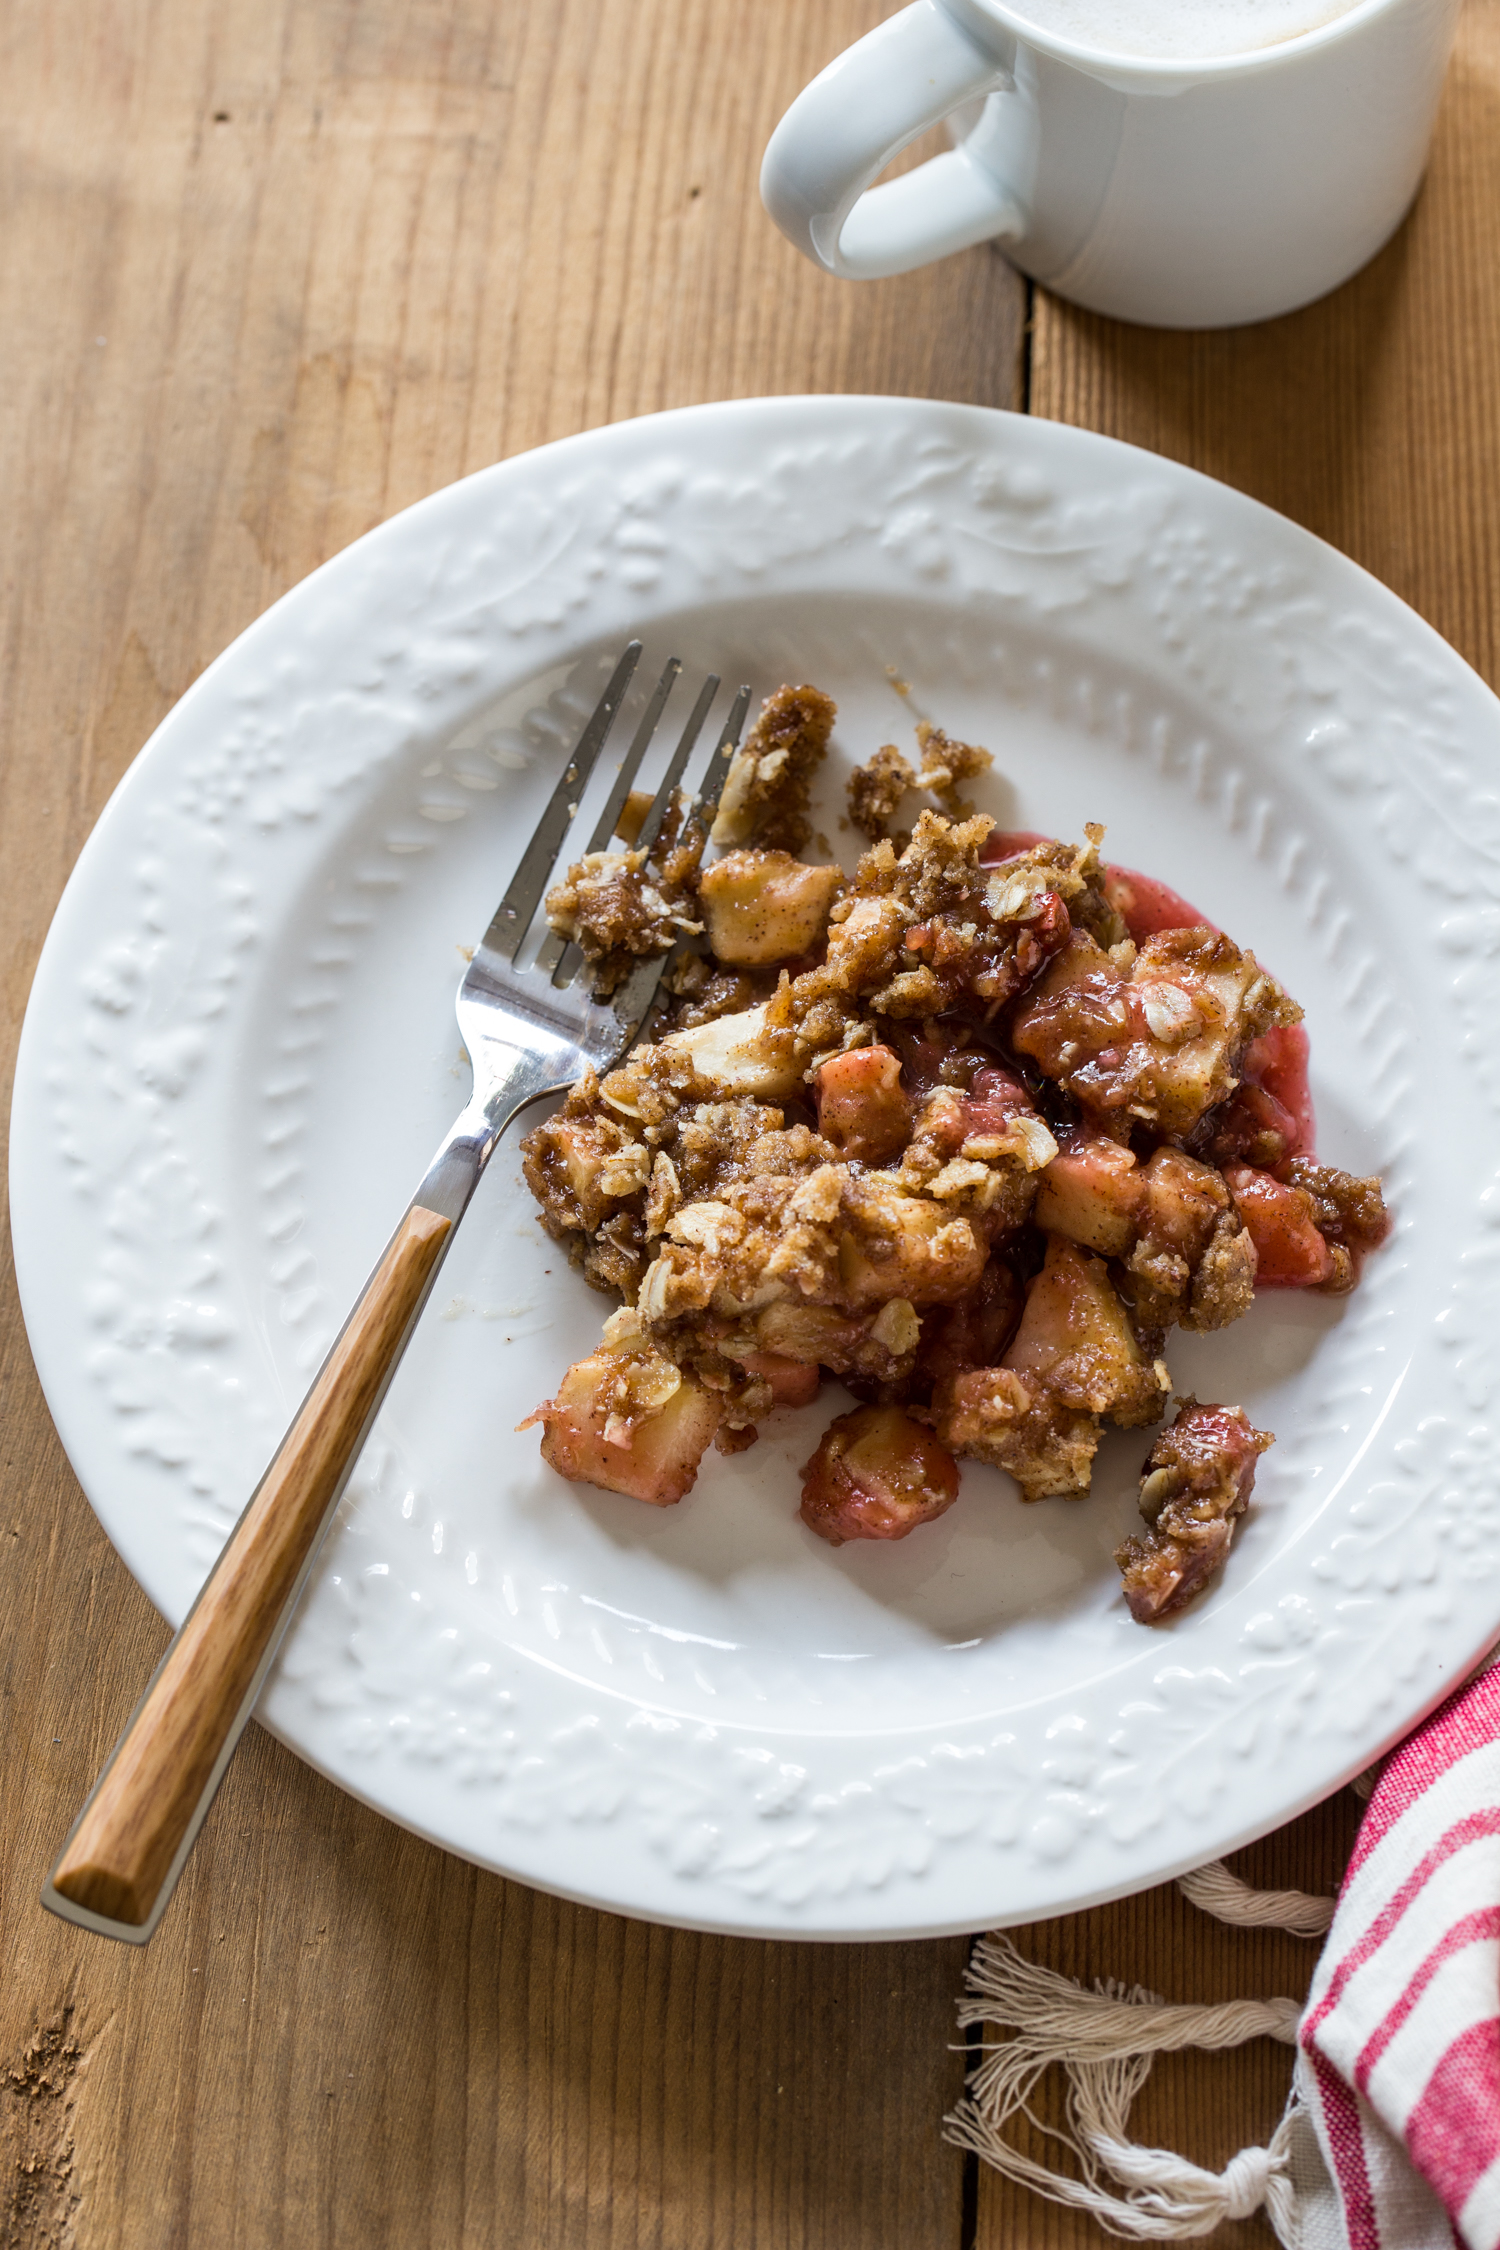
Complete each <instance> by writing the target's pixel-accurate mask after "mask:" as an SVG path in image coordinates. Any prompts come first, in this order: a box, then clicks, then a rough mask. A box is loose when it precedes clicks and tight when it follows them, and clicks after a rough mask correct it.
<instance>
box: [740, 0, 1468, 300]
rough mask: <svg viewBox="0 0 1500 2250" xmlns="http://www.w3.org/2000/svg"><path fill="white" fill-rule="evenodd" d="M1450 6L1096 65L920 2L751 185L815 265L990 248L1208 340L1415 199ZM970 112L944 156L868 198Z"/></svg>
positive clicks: (1321, 282) (1056, 285)
mask: <svg viewBox="0 0 1500 2250" xmlns="http://www.w3.org/2000/svg"><path fill="white" fill-rule="evenodd" d="M1458 4H1459V0H1357V4H1356V5H1355V6H1354V7H1352V8H1351V9H1349V10H1348V12H1347V13H1346V14H1344V15H1341V16H1336V17H1335V18H1334V19H1333V21H1332V22H1330V23H1325V24H1322V25H1320V26H1319V27H1318V28H1317V29H1316V30H1312V31H1307V32H1304V33H1302V34H1301V35H1300V36H1299V37H1297V38H1294V39H1288V40H1285V41H1283V42H1281V43H1280V44H1279V45H1276V46H1273V47H1264V48H1261V49H1258V50H1255V51H1252V52H1248V53H1241V54H1233V55H1223V56H1215V57H1212V58H1210V59H1208V60H1195V61H1189V60H1166V59H1163V58H1160V57H1157V56H1129V55H1110V54H1105V53H1103V52H1100V51H1095V50H1093V49H1091V48H1087V47H1083V46H1079V45H1076V44H1075V43H1074V42H1072V41H1070V40H1067V39H1064V38H1060V37H1058V36H1056V35H1055V34H1053V33H1052V32H1049V31H1043V30H1040V29H1038V28H1037V27H1036V26H1035V25H1032V24H1029V23H1028V22H1027V21H1026V19H1025V17H1024V15H1023V14H1021V13H1020V12H1019V10H1018V9H1017V8H1016V7H1013V6H1011V5H1009V4H1007V0H915V4H914V5H913V6H911V7H908V8H904V9H903V10H902V11H901V13H900V14H899V15H897V16H893V17H891V19H890V20H889V21H888V22H886V23H883V24H881V25H879V26H878V27H877V28H876V29H875V30H874V31H872V32H870V33H869V34H868V35H867V36H866V37H865V38H863V39H861V40H859V41H858V42H857V44H856V45H854V46H853V47H851V48H849V49H848V51H847V52H846V53H845V54H842V55H840V56H839V58H838V60H837V61H836V62H833V63H830V64H829V66H828V68H827V69H826V70H825V71H823V72H822V73H821V74H820V76H818V77H817V78H815V79H814V80H813V82H812V84H811V85H810V86H808V87H806V88H805V89H804V90H803V92H802V93H800V94H799V95H798V97H797V99H796V100H795V101H794V102H793V104H792V106H791V108H790V109H789V110H788V111H787V113H786V115H785V117H784V118H783V119H782V120H781V123H780V124H779V125H778V126H777V128H776V131H775V133H774V134H773V136H772V138H771V142H770V145H769V147H768V148H767V150H766V156H765V163H764V166H763V168H762V171H761V194H762V195H763V197H764V198H765V203H766V208H767V210H768V211H769V212H770V214H771V216H772V218H773V219H774V220H775V221H776V224H777V225H778V226H779V227H780V228H781V230H782V232H783V233H784V234H786V235H788V236H789V237H790V238H791V240H792V241H793V242H795V243H796V245H797V247H798V249H799V250H802V251H804V252H805V253H806V255H807V256H808V257H810V258H811V259H813V260H814V262H815V263H816V264H818V265H820V266H822V267H823V268H824V269H825V270H826V271H827V272H829V273H833V274H841V275H843V276H845V277H846V278H849V279H854V280H872V279H875V278H877V277H878V276H881V275H885V274H894V273H906V272H908V271H909V270H910V269H911V268H912V267H913V266H920V265H925V264H927V263H928V262H929V261H930V260H931V259H933V258H941V257H945V256H947V255H948V253H949V252H950V251H954V250H962V249H966V248H967V247H968V246H969V245H970V244H972V243H976V242H984V241H988V240H995V241H997V242H999V243H1000V244H1001V245H1002V247H1003V248H1004V250H1005V253H1006V255H1007V256H1008V257H1009V258H1011V259H1012V260H1013V261H1014V263H1015V264H1016V265H1018V266H1019V267H1020V268H1021V269H1022V271H1023V272H1025V273H1028V274H1030V275H1032V276H1033V278H1034V279H1035V280H1037V281H1041V282H1045V284H1046V285H1047V287H1048V288H1049V289H1052V290H1055V291H1057V292H1058V294H1059V295H1061V296H1064V297H1071V298H1072V299H1073V300H1074V302H1075V303H1077V304H1080V305H1087V306H1089V307H1090V308H1092V309H1093V310H1094V311H1096V312H1103V313H1112V314H1114V315H1116V316H1117V317H1118V318H1120V319H1122V320H1137V321H1146V322H1149V323H1151V324H1153V325H1155V326H1159V327H1164V328H1220V327H1231V326H1234V325H1235V324H1237V323H1239V322H1242V321H1249V320H1267V319H1269V318H1271V316H1272V315H1273V314H1276V313H1282V312H1290V311H1291V310H1292V308H1293V307H1294V306H1296V305H1302V304H1306V303H1308V302H1309V301H1310V300H1311V299H1312V298H1314V297H1321V296H1322V295H1323V294H1324V292H1325V291H1326V290H1329V289H1332V288H1335V287H1336V286H1337V284H1338V283H1339V282H1341V281H1343V280H1345V279H1346V278H1347V276H1348V275H1350V274H1351V273H1354V272H1356V271H1357V269H1358V268H1359V267H1360V266H1362V265H1363V264H1364V263H1365V261H1366V260H1367V259H1368V258H1371V257H1373V256H1374V254H1375V252H1376V251H1377V250H1378V249H1379V248H1380V246H1381V244H1382V243H1383V242H1385V241H1386V240H1387V239H1388V237H1389V236H1390V235H1391V234H1392V233H1393V232H1394V230H1395V228H1396V227H1397V226H1398V225H1399V224H1400V221H1401V219H1402V216H1403V215H1404V213H1405V211H1406V209H1407V207H1408V205H1409V204H1410V202H1411V200H1412V197H1413V196H1414V195H1415V194H1416V191H1417V187H1418V184H1419V182H1420V180H1421V176H1422V168H1423V165H1424V163H1425V161H1426V156H1427V147H1428V142H1429V140H1430V138H1431V133H1432V122H1433V116H1434V112H1435V110H1436V107H1437V100H1438V95H1439V92H1440V90H1441V87H1442V80H1443V72H1444V69H1445V67H1446V64H1447V60H1448V52H1449V48H1450V46H1451V45H1452V40H1453V33H1454V28H1455V24H1456V21H1457V15H1458ZM965 104H971V105H975V106H976V107H977V109H978V115H977V119H976V121H975V122H974V123H973V125H972V126H971V128H970V130H969V131H968V132H967V133H966V135H965V137H964V138H963V139H962V141H961V142H960V143H959V145H958V146H957V147H956V148H955V149H954V150H953V151H952V152H951V153H950V154H947V155H944V156H938V157H934V158H933V159H932V160H931V161H930V162H929V163H926V164H921V165H918V166H917V167H916V169H915V170H913V171H911V172H908V173H906V174H904V175H903V176H902V177H901V178H899V179H896V180H892V181H888V182H887V183H886V184H884V185H883V186H881V187H875V188H872V187H871V184H870V183H871V182H872V181H873V180H874V179H875V178H876V177H877V176H878V174H879V173H880V172H882V171H883V170H884V168H885V166H886V165H887V164H889V163H890V161H891V159H892V157H894V156H895V155H896V154H897V153H898V151H899V150H901V149H903V148H905V147H906V145H907V143H908V142H909V141H912V140H915V139H916V137H917V135H918V134H919V133H922V132H924V131H926V129H927V128H928V127H929V126H931V125H935V124H937V123H939V122H940V120H942V119H943V118H947V117H951V116H952V115H953V113H954V112H955V111H957V110H960V109H962V108H963V106H964V105H965Z"/></svg>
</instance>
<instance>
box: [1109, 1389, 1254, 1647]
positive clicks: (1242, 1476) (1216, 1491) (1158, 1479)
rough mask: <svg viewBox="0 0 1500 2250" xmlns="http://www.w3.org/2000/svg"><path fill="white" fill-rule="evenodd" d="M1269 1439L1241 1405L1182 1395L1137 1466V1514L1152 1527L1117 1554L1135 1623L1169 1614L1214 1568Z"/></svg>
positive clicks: (1153, 1621)
mask: <svg viewBox="0 0 1500 2250" xmlns="http://www.w3.org/2000/svg"><path fill="white" fill-rule="evenodd" d="M1274 1443H1275V1440H1274V1439H1273V1438H1272V1436H1271V1433H1270V1432H1269V1430H1257V1429H1256V1428H1255V1426H1254V1425H1253V1423H1252V1422H1251V1421H1250V1418H1249V1416H1248V1415H1247V1414H1246V1413H1245V1410H1244V1408H1243V1407H1241V1406H1200V1405H1199V1404H1198V1402H1197V1400H1196V1399H1191V1398H1190V1399H1186V1400H1184V1402H1183V1404H1182V1407H1181V1409H1180V1411H1179V1413H1178V1415H1177V1418H1176V1420H1175V1421H1174V1422H1173V1424H1172V1426H1171V1428H1170V1429H1167V1430H1163V1431H1162V1434H1161V1436H1160V1437H1159V1438H1158V1439H1157V1441H1156V1443H1155V1445H1153V1446H1152V1448H1151V1451H1150V1453H1149V1454H1148V1455H1147V1456H1146V1465H1145V1468H1144V1469H1143V1470H1142V1471H1141V1514H1142V1515H1143V1516H1144V1517H1145V1519H1146V1522H1147V1524H1148V1525H1149V1527H1150V1528H1149V1529H1148V1531H1147V1533H1146V1535H1145V1537H1144V1538H1139V1539H1127V1540H1126V1541H1125V1543H1124V1545H1123V1546H1122V1547H1121V1548H1120V1549H1119V1552H1118V1553H1117V1554H1116V1556H1115V1561H1116V1562H1117V1563H1118V1564H1119V1566H1120V1571H1121V1575H1122V1579H1123V1584H1124V1593H1125V1599H1126V1600H1127V1602H1129V1604H1130V1614H1131V1616H1132V1617H1134V1618H1135V1619H1136V1620H1137V1622H1138V1623H1140V1624H1142V1625H1154V1624H1156V1623H1157V1622H1158V1621H1159V1620H1160V1619H1161V1618H1163V1617H1170V1616H1171V1615H1172V1614H1173V1612H1174V1611H1176V1610H1179V1609H1181V1608H1183V1606H1184V1605H1185V1604H1186V1603H1187V1602H1190V1601H1191V1600H1192V1598H1193V1596H1194V1594H1196V1593H1197V1592H1198V1591H1199V1590H1200V1588H1201V1587H1202V1586H1204V1585H1205V1584H1206V1582H1207V1581H1208V1580H1209V1579H1210V1578H1211V1577H1212V1576H1213V1574H1214V1572H1215V1571H1216V1570H1217V1569H1218V1568H1219V1566H1220V1564H1221V1563H1222V1562H1223V1560H1224V1558H1225V1556H1226V1555H1227V1554H1228V1552H1229V1547H1230V1542H1231V1540H1232V1539H1233V1538H1234V1527H1235V1522H1236V1520H1237V1519H1238V1518H1239V1517H1240V1516H1242V1515H1243V1514H1244V1512H1245V1509H1246V1507H1247V1505H1248V1503H1249V1499H1250V1494H1251V1491H1252V1489H1253V1487H1254V1484H1255V1468H1256V1463H1257V1462H1258V1461H1259V1459H1260V1456H1261V1455H1262V1454H1263V1453H1264V1452H1265V1451H1266V1448H1267V1447H1268V1446H1270V1445H1272V1444H1274Z"/></svg>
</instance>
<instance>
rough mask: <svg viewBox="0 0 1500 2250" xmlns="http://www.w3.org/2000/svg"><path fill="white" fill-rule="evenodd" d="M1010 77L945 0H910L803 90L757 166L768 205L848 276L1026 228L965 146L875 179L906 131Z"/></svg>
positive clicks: (829, 266)
mask: <svg viewBox="0 0 1500 2250" xmlns="http://www.w3.org/2000/svg"><path fill="white" fill-rule="evenodd" d="M1013 53H1014V47H1013V45H1012V54H1013ZM1013 84H1014V80H1013V78H1012V76H1011V72H1010V69H1009V68H1008V66H1007V63H1006V62H1005V61H1002V60H1001V59H1000V58H999V57H998V56H997V55H995V54H993V53H987V52H986V50H985V49H984V48H983V47H981V46H980V44H979V42H978V40H977V39H975V38H973V37H971V36H970V34H969V33H968V32H967V31H966V30H965V29H964V28H963V26H962V25H961V24H959V23H958V22H957V21H955V19H954V17H953V16H952V15H950V13H949V12H948V9H947V8H946V7H944V6H943V5H942V4H941V0H913V5H912V6H911V7H908V8H903V9H902V10H901V13H900V14H899V15H896V16H892V17H891V18H890V19H889V21H888V22H886V23H882V24H877V25H876V27H875V29H874V30H873V31H870V32H866V34H865V36H864V38H863V39H860V40H857V41H856V42H855V44H854V45H853V46H852V47H850V48H849V49H847V51H846V52H845V53H844V54H842V55H840V56H839V57H838V60H837V61H836V62H831V63H830V64H829V65H828V68H827V69H826V70H824V71H820V72H819V74H818V76H817V77H816V78H815V79H814V80H813V81H812V83H811V85H810V86H805V87H804V88H803V90H802V92H801V93H800V94H799V95H798V96H797V99H796V100H795V101H794V102H793V104H792V106H791V108H790V109H789V110H788V111H787V113H786V115H785V117H783V119H782V120H781V123H780V124H779V125H778V126H777V128H776V130H775V132H774V133H773V134H772V135H771V139H770V142H769V144H768V146H767V148H766V154H765V161H764V163H763V164H762V166H761V174H760V192H761V198H762V200H763V202H764V203H765V206H766V209H767V210H768V211H769V212H770V214H771V217H772V218H773V219H774V220H775V221H776V224H777V225H778V226H779V227H780V229H781V231H782V233H783V234H784V235H786V236H787V237H788V238H789V240H791V241H792V242H794V243H795V244H796V245H797V248H798V249H799V250H800V251H802V253H803V254H804V256H806V257H809V258H811V259H812V261H813V263H814V264H815V265H819V266H821V267H822V268H823V270H824V272H825V273H832V274H838V275H839V276H840V277H841V278H842V279H844V280H846V281H877V280H880V279H881V278H882V277H884V276H885V275H887V274H895V273H910V271H911V270H912V268H913V267H914V266H923V265H927V264H928V263H929V262H930V261H931V260H932V259H934V258H946V257H947V256H948V255H949V253H950V252H951V251H954V250H967V249H968V248H969V247H970V246H971V245H972V244H973V243H976V242H988V241H990V240H992V239H993V238H994V237H995V236H996V235H1016V234H1019V233H1021V231H1022V229H1023V225H1024V215H1023V213H1022V211H1021V210H1020V208H1019V206H1018V204H1017V202H1016V200H1015V198H1014V196H1012V195H1011V194H1010V193H1009V192H1008V191H1007V190H1006V189H1005V188H1003V187H1002V186H1001V185H1000V182H999V181H998V180H997V179H995V178H994V176H993V174H991V173H990V172H987V171H986V170H985V168H984V166H983V165H982V164H980V163H978V162H977V161H976V160H975V158H974V157H972V156H971V155H970V154H969V153H968V152H967V150H966V149H965V148H963V147H959V148H956V149H953V150H951V151H949V153H948V154H946V155H944V156H934V157H932V158H930V159H929V161H928V162H927V163H925V164H919V165H917V166H916V168H915V170H913V171H910V172H906V173H903V174H902V176H901V177H900V179H896V180H888V181H887V182H886V183H885V185H884V186H883V187H877V188H872V187H871V186H870V182H871V181H872V180H873V179H874V178H875V177H876V176H877V174H878V173H880V172H882V171H884V169H885V167H886V165H887V164H889V163H890V161H891V159H892V157H894V156H896V155H898V154H899V152H900V151H901V150H902V149H903V148H905V147H906V145H907V143H908V142H909V141H914V140H915V139H916V138H917V135H918V134H919V133H924V132H926V130H927V128H928V127H929V126H930V125H936V124H939V123H940V122H941V121H942V119H943V118H945V117H946V116H948V114H949V113H950V111H952V110H955V109H957V108H958V106H959V104H960V103H961V102H966V101H972V100H973V99H974V98H975V96H976V95H982V94H992V93H1003V92H1008V91H1009V90H1010V89H1011V88H1012V86H1013Z"/></svg>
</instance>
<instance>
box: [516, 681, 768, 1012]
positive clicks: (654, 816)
mask: <svg viewBox="0 0 1500 2250" xmlns="http://www.w3.org/2000/svg"><path fill="white" fill-rule="evenodd" d="M718 686H719V682H718V679H717V677H715V676H713V675H710V677H709V678H708V679H707V680H706V681H705V682H704V684H703V690H702V692H701V694H700V695H699V697H698V701H697V703H696V704H695V705H694V707H693V713H692V717H691V718H690V719H689V720H688V723H687V726H686V728H685V729H684V732H683V737H682V740H681V742H679V743H678V745H677V750H676V753H675V755H674V756H673V759H672V763H671V765H670V766H669V767H668V769H667V774H666V778H665V780H664V781H663V782H662V785H661V787H660V789H658V791H657V792H656V801H655V803H654V804H653V805H652V807H651V810H650V812H649V813H648V814H647V816H646V818H645V820H644V821H643V822H642V824H641V832H640V835H639V836H638V837H637V838H636V849H637V851H640V850H643V849H644V850H646V851H649V850H650V848H651V845H652V844H654V843H655V841H656V839H657V836H658V835H659V834H660V832H661V824H662V822H663V821H664V820H665V818H666V814H667V807H668V805H669V804H670V803H671V800H672V792H673V790H674V789H675V788H676V787H677V784H678V782H679V781H680V779H681V778H682V771H683V768H684V767H685V766H686V764H687V762H688V758H689V757H690V755H691V753H692V748H693V744H694V743H695V742H696V741H697V739H698V736H699V733H700V731H701V730H702V726H703V721H704V719H705V718H706V717H707V716H708V706H709V705H710V704H711V703H712V701H713V699H714V696H715V694H716V693H717V692H718ZM749 708H750V690H749V689H748V688H747V687H742V688H741V689H740V692H739V694H738V695H737V696H736V697H735V699H734V703H733V705H732V707H731V709H730V713H729V717H728V718H727V719H726V720H725V722H724V727H723V731H722V733H721V734H720V736H719V739H718V741H717V742H716V743H715V744H714V747H713V752H712V755H711V756H710V758H709V762H708V770H707V772H706V774H705V776H704V781H703V788H702V790H701V791H700V793H699V795H698V798H697V800H696V802H695V803H694V805H693V809H692V814H691V817H692V818H693V819H695V820H701V821H702V822H703V823H704V824H705V826H706V825H707V824H708V823H709V822H711V821H712V819H713V816H714V809H715V807H716V806H717V804H718V802H719V792H720V790H721V789H722V788H723V786H724V776H725V774H726V773H727V772H728V771H729V758H730V756H731V755H732V753H733V750H734V747H735V745H736V743H737V742H738V741H739V739H740V729H741V727H743V725H744V723H745V713H746V712H747V711H748V710H749ZM648 838H649V840H648ZM596 848H597V847H596ZM548 947H555V952H554V953H553V955H552V961H551V963H549V962H548V961H547V960H546V959H545V958H544V957H543V954H539V955H538V957H537V966H538V968H542V969H545V968H547V967H548V966H549V965H550V966H552V982H553V984H554V985H555V986H556V987H557V989H558V991H559V992H562V991H565V990H566V989H567V987H568V986H569V985H570V984H571V983H572V981H573V979H574V977H576V976H577V974H578V971H579V969H580V968H581V967H582V965H583V955H582V953H581V952H580V951H579V949H578V947H577V946H576V945H569V944H567V943H566V941H565V940H564V939H562V938H560V937H558V936H557V935H556V933H554V935H553V937H552V938H551V939H549V940H548ZM546 951H547V948H544V949H543V953H544V954H545V952H546ZM651 966H652V964H651V963H649V962H647V963H643V964H642V967H641V968H639V969H634V970H632V972H631V975H630V978H629V979H628V982H627V986H626V990H627V991H628V992H629V993H630V994H631V996H632V1004H633V1002H634V999H635V997H636V996H638V993H639V991H640V989H641V985H642V979H643V977H644V976H645V975H646V972H647V971H648V970H649V969H650V967H651ZM665 966H666V963H665V960H659V961H657V962H656V963H655V968H656V972H657V975H658V977H659V976H660V975H661V973H662V971H663V969H664V968H665ZM652 989H653V990H654V987H653V988H652ZM643 1004H644V1003H643Z"/></svg>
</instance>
